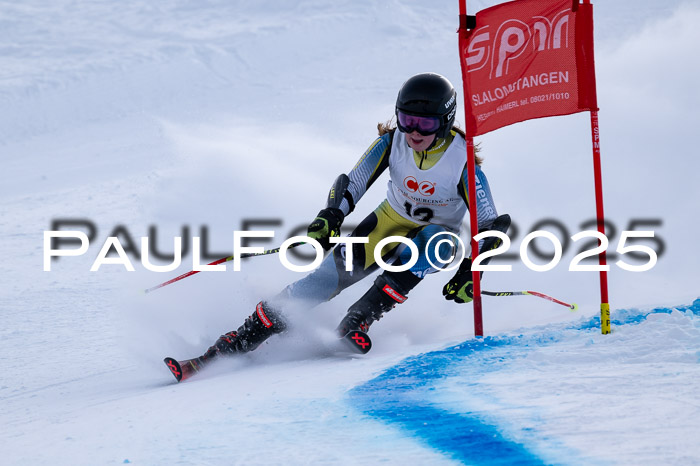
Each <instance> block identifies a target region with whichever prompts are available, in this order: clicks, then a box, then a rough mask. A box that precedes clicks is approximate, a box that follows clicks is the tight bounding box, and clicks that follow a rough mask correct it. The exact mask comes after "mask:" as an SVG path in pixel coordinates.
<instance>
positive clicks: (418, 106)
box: [165, 73, 510, 380]
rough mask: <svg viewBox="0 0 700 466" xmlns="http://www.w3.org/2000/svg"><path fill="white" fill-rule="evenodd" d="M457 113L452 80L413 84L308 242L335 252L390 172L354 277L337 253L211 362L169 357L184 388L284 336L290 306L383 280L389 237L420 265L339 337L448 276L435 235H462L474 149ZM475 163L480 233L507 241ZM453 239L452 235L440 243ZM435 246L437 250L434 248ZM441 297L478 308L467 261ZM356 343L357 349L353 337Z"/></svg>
mask: <svg viewBox="0 0 700 466" xmlns="http://www.w3.org/2000/svg"><path fill="white" fill-rule="evenodd" d="M456 113H457V93H456V92H455V90H454V88H453V86H452V84H451V83H450V82H449V81H448V80H447V78H445V77H443V76H441V75H439V74H435V73H421V74H418V75H416V76H413V77H411V78H410V79H409V80H408V81H406V82H405V83H404V84H403V86H402V87H401V89H400V91H399V94H398V98H397V99H396V109H395V115H396V120H397V126H398V128H390V127H389V125H388V124H379V125H378V129H379V138H378V139H376V140H375V141H374V142H373V143H372V145H371V146H370V147H369V149H367V151H366V152H365V153H364V155H363V156H362V157H361V158H360V160H359V162H358V163H357V164H356V165H355V167H354V168H353V169H352V170H351V171H350V173H348V174H347V175H345V174H342V175H340V176H339V177H338V179H337V180H336V181H335V183H334V184H333V187H332V188H331V191H330V194H329V196H328V200H327V203H326V207H325V208H324V209H322V210H321V211H320V212H319V213H318V216H317V217H316V218H315V219H314V220H313V222H312V223H311V224H310V225H309V228H308V233H307V236H309V237H310V238H313V239H315V240H317V241H318V242H319V243H321V245H322V246H323V247H324V248H325V249H326V250H328V249H330V248H331V241H330V238H332V237H337V236H339V234H340V233H339V231H340V226H341V225H342V223H343V220H344V219H345V217H346V216H347V215H349V214H350V213H351V212H352V211H353V209H354V208H355V204H357V202H358V201H359V200H360V199H361V198H362V196H363V195H364V193H365V192H366V191H367V189H369V187H370V186H372V184H373V183H374V182H375V181H376V180H377V178H378V177H379V176H380V175H381V174H382V173H383V172H384V171H385V170H386V169H387V168H388V169H389V175H390V179H389V183H388V190H387V197H386V199H385V200H384V201H383V202H382V203H381V204H380V205H379V206H378V207H377V208H376V209H375V210H374V212H372V213H371V214H369V215H368V216H367V217H366V218H365V219H364V220H363V221H362V222H361V223H360V224H359V225H358V226H357V228H355V230H354V231H353V232H352V233H351V235H350V236H353V237H367V238H368V239H369V242H367V243H364V244H352V246H351V247H352V251H351V252H352V266H353V267H352V271H351V272H348V271H346V258H347V257H350V254H348V252H350V251H347V250H346V245H345V244H338V245H337V246H335V248H334V250H333V252H332V254H329V255H328V256H327V257H326V258H325V259H324V261H323V262H322V264H321V265H320V267H319V268H317V269H316V270H315V271H313V272H312V273H310V274H309V275H307V276H306V277H305V278H302V279H301V280H298V281H296V282H295V283H292V284H291V285H289V286H287V287H286V288H285V289H284V290H283V291H282V292H281V293H280V294H279V295H277V296H276V297H275V298H273V299H270V300H265V301H261V302H260V303H258V304H257V306H256V309H255V312H253V314H252V315H251V316H250V317H248V318H247V319H246V320H245V322H244V323H243V325H241V326H240V327H239V328H238V330H235V331H232V332H228V333H226V334H225V335H222V336H221V337H220V338H219V339H218V340H217V341H216V342H215V343H214V345H213V346H212V347H210V348H209V349H208V350H207V352H206V353H205V354H204V355H202V356H200V357H198V358H195V359H191V360H187V361H180V362H178V361H175V360H173V359H171V358H166V360H165V362H166V364H168V366H169V367H170V369H171V370H172V371H173V374H174V375H175V377H176V378H177V379H178V380H181V379H184V378H187V377H189V376H190V375H192V374H193V373H195V372H197V371H198V370H199V369H200V368H201V367H202V366H203V365H204V364H206V363H207V362H209V361H211V360H213V359H214V358H216V357H218V356H222V355H233V354H237V353H246V352H248V351H252V350H254V349H255V348H257V347H258V346H259V345H260V344H261V343H262V342H263V341H265V340H266V339H267V338H268V337H270V336H271V335H273V334H275V333H280V332H282V331H284V330H285V328H286V323H285V319H284V317H283V314H282V310H283V309H284V307H285V305H287V304H289V303H290V302H291V301H292V300H303V302H304V303H305V304H306V305H310V306H315V305H318V304H320V303H322V302H325V301H328V300H330V299H332V298H333V297H335V296H336V295H338V294H339V293H340V292H341V291H342V290H344V289H345V288H347V287H348V286H350V285H352V284H354V283H356V282H358V281H360V280H361V279H363V278H365V277H367V276H368V275H370V274H372V272H375V271H376V270H377V269H379V265H378V264H377V263H376V262H375V258H374V249H375V245H377V243H378V242H379V241H380V240H382V239H383V238H386V237H388V236H403V237H406V238H409V239H410V240H411V241H412V242H413V243H414V244H415V245H416V246H417V248H418V251H419V255H418V261H417V262H416V263H415V264H414V265H413V266H411V267H410V269H408V270H405V271H403V272H390V271H386V270H385V271H383V272H382V273H381V274H380V275H379V276H378V277H377V278H376V279H375V280H374V283H373V284H372V285H371V286H370V287H369V290H367V292H366V293H365V294H364V295H363V296H362V297H361V298H360V299H359V300H358V301H357V302H356V303H355V304H353V305H352V306H350V308H349V309H348V311H347V314H346V316H345V317H344V318H343V319H342V320H341V322H340V324H339V325H338V327H337V333H338V335H339V337H341V338H342V337H345V336H347V335H349V333H350V332H353V331H361V332H367V330H368V329H369V327H370V325H372V323H373V322H375V321H377V320H379V319H380V318H381V317H382V315H383V314H384V313H386V312H387V311H389V310H391V309H392V308H393V307H394V306H395V305H396V304H400V303H403V302H404V301H406V298H407V296H408V294H409V292H410V291H411V290H412V289H413V288H414V287H415V286H416V285H418V283H420V282H421V280H422V279H423V278H424V277H425V276H426V275H427V274H429V273H433V272H436V271H438V270H437V269H436V268H435V267H436V266H440V265H441V266H442V267H445V266H446V264H444V263H442V262H441V261H440V260H437V259H438V257H439V258H442V260H444V258H449V257H451V256H453V255H454V251H455V245H454V242H452V243H448V242H445V241H442V242H439V243H440V246H439V247H438V251H434V250H433V251H431V250H429V249H428V248H426V246H427V243H428V241H429V240H430V238H432V237H433V236H435V235H436V234H439V233H445V232H452V233H458V231H459V229H460V226H461V223H462V220H463V218H464V216H465V214H466V212H467V206H468V204H469V203H468V201H467V179H468V176H467V168H466V163H467V150H466V142H465V139H464V133H462V132H461V131H460V130H458V129H455V128H453V124H454V120H455V114H456ZM397 129H398V131H397ZM476 163H477V165H476V187H477V193H476V194H477V199H478V201H477V206H478V213H477V216H478V223H479V230H480V231H485V230H489V229H492V228H493V229H498V230H501V231H503V232H505V231H506V230H507V229H508V226H509V225H510V218H509V217H508V216H507V215H503V216H501V217H498V218H497V213H496V206H495V205H494V202H493V199H492V197H491V192H490V189H489V185H488V182H487V180H486V177H485V175H484V173H483V172H482V171H481V168H480V166H479V165H480V163H481V160H480V158H479V157H477V158H476ZM496 220H497V221H496ZM445 238H450V236H449V235H444V236H441V237H440V239H445ZM489 240H492V241H491V242H489ZM494 240H495V238H488V239H487V240H486V241H484V242H482V244H481V245H480V248H481V250H482V251H483V250H486V249H491V248H494V247H497V246H498V245H499V244H498V243H499V242H498V240H495V241H494ZM436 243H438V242H436V241H432V242H431V244H432V246H433V248H434V247H435V244H436ZM348 247H349V246H348ZM411 254H412V252H411V250H410V248H408V247H407V246H406V245H404V244H402V243H390V244H389V245H387V246H385V247H384V248H383V249H382V250H381V257H382V259H383V260H384V261H385V263H387V264H392V265H394V266H398V265H403V264H408V263H409V260H410V259H411ZM443 295H444V296H445V298H446V299H448V300H454V301H455V302H458V303H466V302H470V301H471V300H472V273H471V260H470V259H469V257H466V258H465V259H464V260H463V261H462V263H461V264H460V267H459V269H458V271H457V273H456V274H455V275H454V277H453V278H452V279H451V280H450V281H449V282H448V283H447V284H446V285H445V287H444V288H443ZM361 335H364V333H361ZM348 341H349V342H351V343H352V342H353V341H351V339H350V338H348ZM354 342H355V343H356V344H358V347H357V348H356V349H357V350H358V351H360V352H366V351H367V350H368V349H369V348H368V347H367V345H366V344H364V342H363V341H362V339H361V337H358V338H356V339H355V340H354Z"/></svg>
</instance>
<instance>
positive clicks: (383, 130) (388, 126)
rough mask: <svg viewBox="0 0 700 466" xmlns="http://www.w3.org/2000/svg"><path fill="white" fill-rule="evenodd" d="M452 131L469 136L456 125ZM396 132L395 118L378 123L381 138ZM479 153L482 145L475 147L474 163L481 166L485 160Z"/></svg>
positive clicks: (464, 136)
mask: <svg viewBox="0 0 700 466" xmlns="http://www.w3.org/2000/svg"><path fill="white" fill-rule="evenodd" d="M452 129H453V130H454V132H455V133H457V134H459V135H461V136H462V137H463V138H466V137H467V135H466V134H465V133H464V131H463V130H462V129H461V128H460V127H458V126H457V124H456V123H455V125H454V126H452ZM395 130H396V123H394V117H391V118H390V119H388V120H387V121H385V122H383V123H382V122H379V123H377V132H378V133H379V136H380V137H381V136H384V135H385V134H387V133H390V132H392V131H395ZM479 152H481V143H478V144H476V145H475V146H474V162H475V163H476V164H477V165H479V166H481V164H482V163H483V162H484V158H483V157H481V156H479V155H477V154H478V153H479Z"/></svg>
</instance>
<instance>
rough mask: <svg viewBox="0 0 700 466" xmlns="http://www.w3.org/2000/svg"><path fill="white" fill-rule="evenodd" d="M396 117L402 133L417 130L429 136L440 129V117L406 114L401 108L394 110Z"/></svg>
mask: <svg viewBox="0 0 700 466" xmlns="http://www.w3.org/2000/svg"><path fill="white" fill-rule="evenodd" d="M396 117H397V120H398V127H399V129H400V130H401V132H402V133H412V132H414V131H418V133H419V134H421V135H423V136H430V135H431V134H434V133H437V131H438V130H439V129H440V119H439V118H437V117H426V116H417V115H407V114H406V113H403V112H402V111H401V110H397V111H396Z"/></svg>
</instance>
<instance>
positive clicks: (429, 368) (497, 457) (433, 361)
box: [349, 298, 700, 465]
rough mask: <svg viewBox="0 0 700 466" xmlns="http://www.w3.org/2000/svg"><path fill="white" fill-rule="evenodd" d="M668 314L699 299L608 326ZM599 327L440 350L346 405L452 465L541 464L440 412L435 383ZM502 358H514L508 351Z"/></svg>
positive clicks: (698, 309)
mask: <svg viewBox="0 0 700 466" xmlns="http://www.w3.org/2000/svg"><path fill="white" fill-rule="evenodd" d="M674 310H679V311H681V312H685V311H690V312H692V313H693V314H697V315H700V298H699V299H696V300H695V301H694V302H693V304H692V305H690V306H680V307H676V308H673V309H670V308H656V309H653V310H651V311H639V310H616V311H615V312H614V313H613V320H612V325H613V327H616V326H617V327H619V326H622V325H636V324H639V323H641V322H643V321H644V320H646V318H647V317H648V316H649V315H650V314H670V313H671V312H672V311H674ZM599 327H600V317H594V318H591V319H588V320H584V321H582V322H579V323H577V324H575V325H573V326H568V327H564V328H562V327H558V328H557V329H556V331H552V330H549V331H547V330H545V331H543V332H542V333H540V334H535V335H528V336H524V335H517V336H496V337H486V338H483V339H473V340H468V341H466V342H464V343H462V344H459V345H456V346H452V347H450V348H446V349H444V350H440V351H434V352H430V353H426V354H421V355H418V356H414V357H411V358H408V359H405V360H404V361H402V362H400V363H399V364H397V365H396V366H393V367H391V368H389V369H387V370H386V371H385V372H384V373H382V374H380V375H379V376H377V377H376V378H374V379H372V380H370V381H369V382H367V383H365V384H363V385H360V386H358V387H356V388H354V389H353V390H351V391H350V393H349V396H350V399H351V401H352V403H353V404H354V405H355V406H357V407H359V408H360V409H361V410H362V411H363V412H365V413H366V414H368V415H370V416H373V417H375V418H378V419H380V420H382V421H385V422H387V423H390V424H392V425H397V426H399V427H401V428H403V429H404V430H406V431H408V432H410V433H411V434H412V435H413V436H415V437H416V438H419V439H422V440H423V441H425V442H426V443H427V444H429V445H430V446H431V447H433V448H435V449H436V450H438V451H440V452H442V453H444V454H445V455H447V456H450V457H452V458H454V459H456V460H458V461H462V462H465V463H469V464H479V465H500V464H503V465H505V464H518V465H536V464H545V460H543V459H541V458H539V456H538V455H537V454H536V453H534V452H532V451H530V450H528V448H527V447H526V446H525V445H522V444H520V443H518V442H515V441H512V440H509V439H508V438H506V437H505V436H504V435H503V434H502V433H501V431H500V430H499V428H498V426H494V425H491V424H489V423H488V422H487V421H485V420H484V419H483V418H482V417H480V416H479V415H476V414H473V413H468V412H467V413H454V412H453V411H448V410H446V409H442V408H441V407H440V405H439V403H437V402H435V401H430V399H431V398H434V396H433V395H434V393H435V392H434V390H435V384H436V382H439V381H444V380H445V379H447V378H449V377H451V376H457V375H459V376H460V377H462V378H464V377H465V374H464V367H465V362H466V361H467V360H470V361H469V363H470V364H471V367H473V368H474V376H475V377H477V376H479V375H483V374H484V373H487V372H492V371H497V370H499V369H500V368H501V367H502V366H503V360H504V357H503V353H502V352H498V351H494V350H496V349H499V348H507V349H509V350H511V349H512V350H520V351H525V350H526V349H527V348H528V347H543V346H548V345H551V344H554V343H556V342H557V341H560V340H561V339H562V336H563V332H562V329H570V330H581V331H585V330H591V329H596V328H599ZM508 357H509V358H510V357H517V354H516V355H514V354H513V353H512V352H511V353H509V354H508Z"/></svg>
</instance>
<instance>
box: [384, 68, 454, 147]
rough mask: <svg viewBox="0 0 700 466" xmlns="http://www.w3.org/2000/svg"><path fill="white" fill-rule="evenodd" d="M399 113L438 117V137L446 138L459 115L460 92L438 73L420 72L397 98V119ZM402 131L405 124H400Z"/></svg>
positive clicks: (403, 88)
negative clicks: (458, 95) (458, 93)
mask: <svg viewBox="0 0 700 466" xmlns="http://www.w3.org/2000/svg"><path fill="white" fill-rule="evenodd" d="M399 111H401V112H403V113H405V114H407V115H415V116H427V117H437V118H439V119H440V128H439V129H438V130H437V133H436V134H437V137H439V138H444V137H445V136H447V134H448V133H449V132H450V130H451V129H452V125H453V124H454V122H455V115H456V114H457V92H455V88H454V87H453V86H452V83H451V82H450V81H449V80H448V79H447V78H446V77H444V76H442V75H439V74H437V73H420V74H417V75H415V76H412V77H411V78H409V79H408V81H406V82H405V83H403V86H401V90H399V95H398V97H397V98H396V110H395V112H396V119H397V120H398V118H399ZM399 129H401V125H399Z"/></svg>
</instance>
